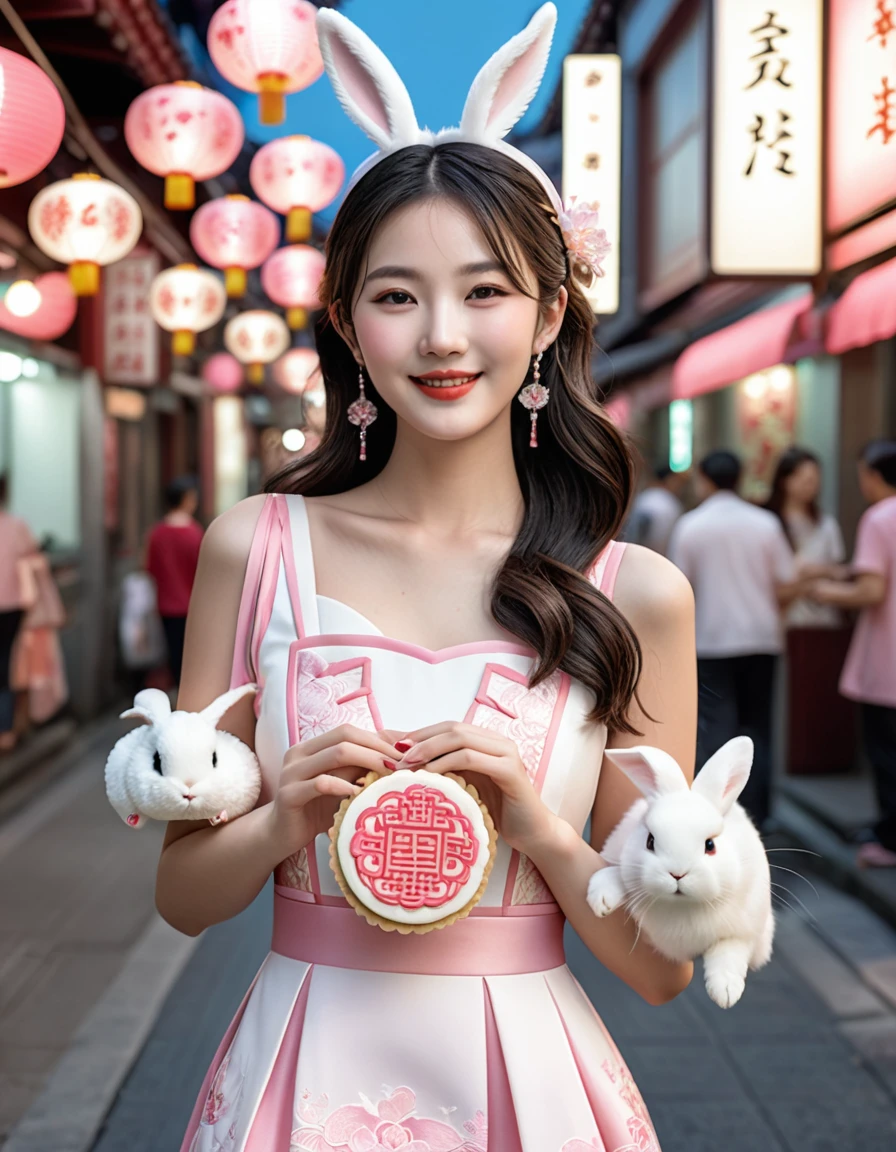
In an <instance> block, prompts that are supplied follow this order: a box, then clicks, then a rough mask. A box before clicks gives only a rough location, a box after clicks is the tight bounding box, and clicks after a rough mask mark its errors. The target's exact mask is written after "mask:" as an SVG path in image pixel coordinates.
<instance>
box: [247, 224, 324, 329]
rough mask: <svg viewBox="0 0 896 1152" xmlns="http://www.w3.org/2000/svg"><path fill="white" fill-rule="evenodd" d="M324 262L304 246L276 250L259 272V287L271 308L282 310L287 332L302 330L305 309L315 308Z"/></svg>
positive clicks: (318, 305)
mask: <svg viewBox="0 0 896 1152" xmlns="http://www.w3.org/2000/svg"><path fill="white" fill-rule="evenodd" d="M325 265H326V260H325V259H324V255H323V253H322V252H318V250H317V249H316V248H312V247H310V245H308V244H290V245H289V246H288V247H286V248H278V249H277V251H276V252H275V253H274V254H273V256H269V257H268V259H267V260H266V261H265V263H264V267H263V268H262V269H261V286H262V288H263V289H264V290H265V292H266V293H267V295H268V296H269V297H270V298H271V300H273V302H274V303H275V304H279V305H280V307H281V308H285V309H286V323H287V324H288V325H289V326H290V328H304V327H305V325H306V324H307V323H308V315H307V309H309V308H311V309H313V308H319V307H320V298H319V297H318V294H317V290H318V287H319V286H320V278H321V276H323V274H324V267H325Z"/></svg>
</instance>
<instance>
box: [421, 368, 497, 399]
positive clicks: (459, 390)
mask: <svg viewBox="0 0 896 1152" xmlns="http://www.w3.org/2000/svg"><path fill="white" fill-rule="evenodd" d="M481 375H482V373H481V372H477V373H475V375H473V376H448V377H446V378H444V379H441V380H440V379H438V378H437V377H432V376H430V377H426V376H409V377H408V379H409V380H410V381H411V382H412V383H413V384H416V385H417V387H418V388H419V389H420V391H421V392H422V393H423V394H424V396H428V397H429V398H430V399H431V400H459V399H460V398H461V397H462V396H466V395H467V393H468V392H470V391H471V390H472V389H473V387H474V386H475V384H476V381H477V380H478V379H479V377H480V376H481Z"/></svg>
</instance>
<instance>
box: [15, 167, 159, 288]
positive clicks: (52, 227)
mask: <svg viewBox="0 0 896 1152" xmlns="http://www.w3.org/2000/svg"><path fill="white" fill-rule="evenodd" d="M28 229H29V231H30V232H31V235H32V236H33V237H34V242H35V244H37V246H38V248H40V250H41V252H44V253H46V255H47V256H49V257H51V258H52V259H53V260H58V261H59V263H60V264H68V266H69V269H68V274H69V276H70V278H71V282H72V288H73V289H74V291H75V295H76V296H95V295H96V293H97V292H98V291H99V286H100V266H101V265H103V264H115V263H116V262H117V261H118V260H123V259H124V258H125V256H127V254H128V253H129V252H130V251H131V249H132V248H133V247H134V245H135V244H136V243H137V241H138V240H139V239H140V233H141V232H142V231H143V216H142V214H141V212H140V207H139V205H138V204H137V201H136V200H135V199H134V197H133V196H131V195H130V193H128V192H125V190H124V189H123V188H119V187H118V185H117V184H113V183H112V181H111V180H102V179H101V178H100V177H99V176H95V175H94V174H93V173H92V172H81V173H78V175H76V176H73V177H72V178H71V179H70V180H59V181H57V183H55V184H49V185H48V186H47V187H46V188H43V189H41V191H40V192H38V194H37V195H36V196H35V197H34V199H33V200H32V201H31V207H30V208H29V209H28Z"/></svg>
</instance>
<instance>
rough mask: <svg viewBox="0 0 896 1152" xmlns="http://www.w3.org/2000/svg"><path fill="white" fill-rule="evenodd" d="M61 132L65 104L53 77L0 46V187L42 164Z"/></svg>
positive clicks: (47, 160) (22, 178) (34, 171)
mask: <svg viewBox="0 0 896 1152" xmlns="http://www.w3.org/2000/svg"><path fill="white" fill-rule="evenodd" d="M64 132H65V108H64V106H63V103H62V97H61V96H60V95H59V93H58V92H57V90H56V85H55V84H54V83H53V81H52V80H51V79H50V78H49V76H47V75H46V73H44V72H43V71H42V70H41V69H40V68H38V66H37V65H36V64H34V63H33V62H32V61H31V60H27V59H26V58H25V57H24V56H20V55H19V53H18V52H10V50H9V49H8V48H0V188H10V187H12V185H13V184H22V183H23V182H24V181H25V180H30V179H31V177H32V176H36V175H37V174H38V172H40V171H41V169H43V168H46V166H47V165H48V164H49V163H50V161H51V160H52V159H53V157H54V156H55V155H56V150H57V149H58V147H59V145H60V144H61V143H62V135H63V133H64Z"/></svg>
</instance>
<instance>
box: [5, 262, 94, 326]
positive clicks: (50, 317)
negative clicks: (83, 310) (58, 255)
mask: <svg viewBox="0 0 896 1152" xmlns="http://www.w3.org/2000/svg"><path fill="white" fill-rule="evenodd" d="M34 286H35V288H37V290H38V292H40V304H39V305H38V307H37V309H36V310H35V311H34V312H32V313H31V314H30V315H29V316H14V315H13V314H12V313H11V312H10V311H9V309H8V308H7V307H6V304H5V303H4V302H3V301H2V300H0V328H5V329H6V331H7V332H15V333H16V335H17V336H24V337H26V339H28V340H58V339H59V337H60V336H62V335H64V333H66V332H67V331H68V330H69V328H71V326H72V324H73V323H74V320H75V316H76V315H77V314H78V300H77V297H76V296H75V294H74V292H73V291H72V286H71V284H70V283H69V278H68V276H66V274H65V273H64V272H45V273H44V275H43V276H38V277H37V279H36V280H35V281H34Z"/></svg>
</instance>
